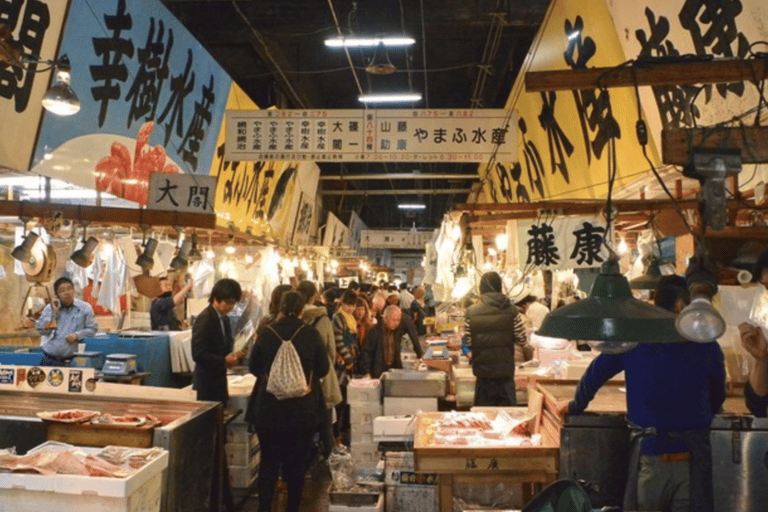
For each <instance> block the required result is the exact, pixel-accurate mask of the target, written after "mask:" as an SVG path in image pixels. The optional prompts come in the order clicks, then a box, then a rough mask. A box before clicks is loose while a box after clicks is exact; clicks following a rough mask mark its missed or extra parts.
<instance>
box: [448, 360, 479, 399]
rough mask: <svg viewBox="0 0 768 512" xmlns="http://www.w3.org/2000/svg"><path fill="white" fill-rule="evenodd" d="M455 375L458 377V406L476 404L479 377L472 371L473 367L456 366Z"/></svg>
mask: <svg viewBox="0 0 768 512" xmlns="http://www.w3.org/2000/svg"><path fill="white" fill-rule="evenodd" d="M454 376H455V378H456V406H457V407H465V406H471V405H474V403H475V382H476V381H477V378H476V377H475V375H474V374H473V373H472V368H456V369H455V370H454Z"/></svg>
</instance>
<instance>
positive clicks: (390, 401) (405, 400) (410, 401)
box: [383, 396, 437, 416]
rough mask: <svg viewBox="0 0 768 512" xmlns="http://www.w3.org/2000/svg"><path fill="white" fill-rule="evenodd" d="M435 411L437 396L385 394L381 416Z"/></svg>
mask: <svg viewBox="0 0 768 512" xmlns="http://www.w3.org/2000/svg"><path fill="white" fill-rule="evenodd" d="M419 411H421V412H436V411H437V398H433V397H412V396H407V397H406V396H385V397H384V414H383V416H407V415H413V414H416V413H417V412H419Z"/></svg>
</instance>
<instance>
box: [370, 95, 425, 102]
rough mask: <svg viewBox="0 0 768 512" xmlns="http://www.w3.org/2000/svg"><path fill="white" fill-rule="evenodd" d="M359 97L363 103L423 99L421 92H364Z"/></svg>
mask: <svg viewBox="0 0 768 512" xmlns="http://www.w3.org/2000/svg"><path fill="white" fill-rule="evenodd" d="M357 99H359V100H360V102H361V103H410V102H414V101H421V94H418V93H415V94H413V93H399V94H363V95H362V96H359V97H358V98H357Z"/></svg>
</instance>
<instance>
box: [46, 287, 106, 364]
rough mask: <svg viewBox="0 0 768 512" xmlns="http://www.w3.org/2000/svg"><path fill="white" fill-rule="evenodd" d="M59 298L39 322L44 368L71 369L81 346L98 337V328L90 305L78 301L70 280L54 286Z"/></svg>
mask: <svg viewBox="0 0 768 512" xmlns="http://www.w3.org/2000/svg"><path fill="white" fill-rule="evenodd" d="M53 293H54V294H55V295H56V297H55V298H54V299H53V301H51V303H50V304H48V305H47V306H45V307H44V308H43V311H42V313H41V314H40V318H38V319H37V330H38V331H39V332H40V335H41V339H40V347H41V348H42V349H43V358H42V359H41V360H40V363H39V364H40V366H69V363H70V361H71V360H72V357H73V356H74V354H75V352H77V344H78V343H79V342H80V341H81V340H83V339H85V338H87V337H88V336H93V335H94V334H96V331H97V329H98V326H97V325H96V317H95V316H94V314H93V308H92V307H91V305H90V304H88V303H87V302H85V301H82V300H80V299H76V298H75V286H74V285H73V284H72V280H71V279H69V278H68V277H60V278H58V279H57V280H56V281H55V282H54V283H53Z"/></svg>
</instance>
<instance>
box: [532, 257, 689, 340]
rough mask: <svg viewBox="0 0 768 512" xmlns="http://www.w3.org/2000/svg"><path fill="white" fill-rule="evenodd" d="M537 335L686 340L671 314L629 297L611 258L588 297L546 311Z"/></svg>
mask: <svg viewBox="0 0 768 512" xmlns="http://www.w3.org/2000/svg"><path fill="white" fill-rule="evenodd" d="M536 334H538V335H540V336H548V337H551V338H565V339H571V340H587V341H590V340H591V341H606V342H628V341H636V342H639V343H665V342H682V341H686V340H685V339H684V338H682V337H681V336H680V334H678V332H677V330H676V329H675V315H674V314H673V313H670V312H669V311H666V310H664V309H661V308H658V307H656V306H653V305H651V304H648V303H647V302H643V301H641V300H637V299H635V298H634V297H633V296H632V292H631V290H630V288H629V282H628V281H627V278H626V277H624V276H622V275H621V274H620V273H619V267H618V262H616V261H613V260H610V261H608V262H606V263H605V264H604V265H603V268H602V271H601V273H600V275H598V276H597V279H596V280H595V283H594V284H593V285H592V289H591V290H590V292H589V297H588V298H586V299H582V300H580V301H577V302H575V303H573V304H570V305H568V306H564V307H561V308H558V309H556V310H554V311H552V312H550V313H548V314H547V316H545V317H544V321H543V322H542V324H541V327H540V328H539V330H538V331H537V333H536Z"/></svg>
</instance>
